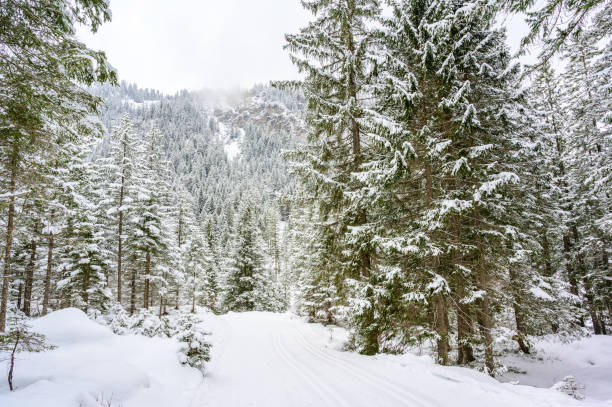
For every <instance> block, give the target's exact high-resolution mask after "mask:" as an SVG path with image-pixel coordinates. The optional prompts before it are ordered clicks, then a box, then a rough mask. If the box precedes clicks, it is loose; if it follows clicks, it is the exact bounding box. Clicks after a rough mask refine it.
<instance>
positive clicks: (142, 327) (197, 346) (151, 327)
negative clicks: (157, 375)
mask: <svg viewBox="0 0 612 407" xmlns="http://www.w3.org/2000/svg"><path fill="white" fill-rule="evenodd" d="M98 322H102V323H104V324H105V325H106V326H108V327H109V328H110V329H111V330H112V331H113V332H114V333H115V334H118V335H128V334H133V335H142V336H148V337H163V338H175V339H176V340H178V341H179V343H180V349H179V354H178V358H179V360H180V362H181V364H184V365H189V366H191V367H195V368H197V369H203V368H204V362H208V361H209V360H210V349H211V347H212V345H211V344H210V343H209V342H208V341H207V340H206V336H207V335H210V333H209V332H205V331H203V330H202V329H201V328H200V327H199V324H200V322H201V321H200V320H199V319H198V318H197V317H196V316H195V315H193V314H191V313H186V312H180V313H178V314H170V315H166V316H163V317H161V318H160V317H159V316H158V315H157V313H156V312H154V311H152V310H148V309H142V310H140V311H139V312H138V313H136V314H134V315H132V316H130V315H128V313H127V312H126V311H125V310H124V309H123V307H122V306H121V305H120V304H117V303H115V304H113V305H112V306H111V307H110V309H109V313H108V314H107V315H105V316H104V318H102V319H98Z"/></svg>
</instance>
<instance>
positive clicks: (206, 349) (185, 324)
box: [175, 314, 212, 369]
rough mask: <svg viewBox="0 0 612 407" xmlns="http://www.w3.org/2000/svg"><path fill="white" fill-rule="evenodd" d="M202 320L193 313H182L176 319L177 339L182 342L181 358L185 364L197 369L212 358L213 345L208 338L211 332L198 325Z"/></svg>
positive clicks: (201, 367)
mask: <svg viewBox="0 0 612 407" xmlns="http://www.w3.org/2000/svg"><path fill="white" fill-rule="evenodd" d="M199 323H200V320H199V319H197V318H196V317H195V316H194V315H192V314H181V315H179V317H178V319H177V320H176V327H175V329H176V331H177V334H176V339H177V340H178V341H179V342H180V343H181V346H180V349H179V360H180V362H181V363H182V364H184V365H189V366H191V367H195V368H197V369H203V368H204V362H208V361H209V360H210V350H211V348H212V345H211V344H210V342H208V341H207V340H206V336H207V335H210V333H208V332H205V331H203V330H202V329H200V328H199V327H198V324H199Z"/></svg>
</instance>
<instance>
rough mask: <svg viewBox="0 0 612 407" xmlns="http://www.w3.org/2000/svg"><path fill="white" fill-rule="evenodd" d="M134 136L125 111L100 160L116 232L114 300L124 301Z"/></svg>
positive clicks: (107, 203)
mask: <svg viewBox="0 0 612 407" xmlns="http://www.w3.org/2000/svg"><path fill="white" fill-rule="evenodd" d="M135 143H136V137H135V134H134V131H133V129H132V123H131V121H130V118H129V116H127V115H124V116H123V117H122V119H121V122H120V124H119V125H118V126H117V127H116V128H115V129H113V133H112V135H111V138H110V156H109V157H108V158H107V159H104V160H101V161H102V162H104V164H105V167H106V168H105V169H106V175H107V178H106V183H107V184H108V188H107V189H108V190H107V193H108V195H107V197H106V198H105V203H106V205H107V206H108V210H107V215H108V216H109V217H110V218H111V219H112V221H113V223H114V224H115V225H116V226H117V232H116V234H115V242H116V245H115V246H116V249H115V250H116V263H117V276H116V278H117V301H118V302H119V303H121V302H122V301H123V257H124V251H123V241H124V228H125V219H126V217H127V215H128V212H129V210H130V207H131V205H132V202H133V201H134V184H135V180H134V179H133V176H134V174H133V172H134V165H135V160H136V157H135V154H136V145H135Z"/></svg>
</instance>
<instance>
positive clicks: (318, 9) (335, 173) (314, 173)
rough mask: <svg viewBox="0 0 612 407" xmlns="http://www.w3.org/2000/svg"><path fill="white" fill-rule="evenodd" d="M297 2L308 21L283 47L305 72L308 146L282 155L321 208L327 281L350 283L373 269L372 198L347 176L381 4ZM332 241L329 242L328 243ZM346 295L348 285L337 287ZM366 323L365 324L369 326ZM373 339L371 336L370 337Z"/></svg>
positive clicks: (367, 124) (365, 117)
mask: <svg viewBox="0 0 612 407" xmlns="http://www.w3.org/2000/svg"><path fill="white" fill-rule="evenodd" d="M302 5H303V6H304V7H305V8H306V9H307V10H308V11H309V12H311V13H312V14H313V16H314V18H313V21H311V22H310V23H309V24H308V25H307V26H306V27H304V28H302V30H301V31H300V33H298V34H294V35H287V36H286V39H287V45H286V48H287V49H288V50H289V51H290V56H291V60H292V61H293V63H294V64H295V65H296V66H297V68H298V69H299V70H300V71H301V72H303V73H305V74H306V78H305V79H304V81H302V82H300V83H283V84H282V86H284V87H286V88H289V87H299V88H300V89H301V91H302V92H303V94H304V97H305V98H306V100H307V101H308V108H307V114H306V121H307V125H308V142H309V145H307V146H304V147H302V148H300V149H298V150H296V151H295V152H294V153H293V154H291V155H288V158H289V159H290V160H292V161H294V162H295V165H294V170H295V172H296V173H297V174H298V176H300V177H301V178H302V179H303V180H304V181H305V182H306V183H307V184H308V185H310V191H309V192H310V193H312V194H313V195H314V196H315V199H314V202H313V205H314V207H315V208H317V209H318V210H319V211H320V215H319V216H318V218H319V219H320V222H321V225H322V226H325V227H327V229H328V230H327V231H325V232H322V233H323V235H325V236H331V235H335V236H336V238H333V239H326V240H325V241H324V244H325V245H326V246H325V247H322V248H321V249H322V250H324V251H325V252H326V255H325V256H324V257H325V258H327V259H328V261H329V263H328V264H327V268H328V270H329V271H330V272H331V273H332V275H330V276H327V278H326V280H335V279H337V277H336V276H342V277H340V279H339V281H342V282H344V277H349V276H350V277H351V278H353V279H354V280H355V281H356V282H362V281H366V284H367V280H368V279H369V278H370V276H371V273H372V267H373V260H372V254H373V253H372V250H371V246H370V241H371V235H370V229H369V228H368V227H366V225H367V224H368V222H370V219H369V215H368V207H369V205H370V203H369V202H368V200H367V199H366V197H365V196H364V194H361V193H359V191H360V188H361V183H360V181H359V178H358V177H354V176H352V175H353V174H355V173H358V172H360V171H361V169H362V168H363V167H364V166H366V165H367V163H368V160H369V152H368V151H367V149H366V147H365V146H366V145H368V143H369V138H370V137H371V135H370V133H371V132H372V126H373V120H372V118H371V117H370V115H369V114H368V110H367V105H368V104H369V103H371V89H370V86H369V84H370V78H371V75H372V73H373V72H375V71H376V64H375V63H373V61H372V59H371V55H370V53H371V51H372V46H373V39H374V38H373V35H372V28H371V25H372V23H373V21H374V20H375V19H376V18H377V16H378V14H379V12H380V7H379V2H378V1H376V0H355V1H345V0H333V1H329V0H313V1H303V2H302ZM327 245H331V246H327ZM338 289H339V290H340V293H341V295H342V296H344V297H345V298H346V297H347V296H348V290H347V287H345V286H344V285H343V286H342V287H338ZM371 323H372V321H371V320H368V321H364V324H366V325H369V324H371ZM373 336H374V337H375V336H376V335H373ZM364 350H365V352H366V353H375V352H376V351H377V350H378V345H377V342H376V341H373V342H372V343H368V344H367V345H366V346H365V348H364Z"/></svg>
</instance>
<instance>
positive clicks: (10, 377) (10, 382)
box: [8, 332, 21, 391]
mask: <svg viewBox="0 0 612 407" xmlns="http://www.w3.org/2000/svg"><path fill="white" fill-rule="evenodd" d="M20 339H21V334H20V333H19V332H17V338H16V339H15V345H14V346H13V350H12V351H11V365H10V368H9V372H8V384H9V390H10V391H13V390H14V389H13V370H14V369H15V353H17V346H19V340H20Z"/></svg>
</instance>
